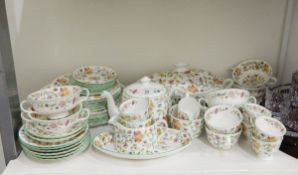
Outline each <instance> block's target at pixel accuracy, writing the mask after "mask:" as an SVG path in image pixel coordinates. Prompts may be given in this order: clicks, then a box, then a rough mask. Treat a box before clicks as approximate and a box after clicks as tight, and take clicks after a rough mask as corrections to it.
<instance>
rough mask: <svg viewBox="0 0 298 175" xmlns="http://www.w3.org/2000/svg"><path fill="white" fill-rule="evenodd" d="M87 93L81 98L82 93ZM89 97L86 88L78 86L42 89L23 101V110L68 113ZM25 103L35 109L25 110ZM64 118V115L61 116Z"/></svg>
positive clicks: (55, 113)
mask: <svg viewBox="0 0 298 175" xmlns="http://www.w3.org/2000/svg"><path fill="white" fill-rule="evenodd" d="M84 91H85V94H86V95H85V96H84V97H81V96H80V95H81V93H82V92H84ZM88 96H89V91H88V89H86V88H80V87H78V86H59V87H49V88H46V89H42V90H39V91H36V92H33V93H31V94H30V95H28V97H27V100H24V101H22V103H21V109H22V110H23V111H25V112H28V113H30V112H37V113H39V114H45V115H49V114H53V116H55V115H57V114H59V113H66V112H67V111H68V110H71V109H72V108H74V107H75V106H77V105H78V104H79V103H80V102H81V101H82V100H84V99H85V98H86V97H88ZM25 103H30V104H31V105H32V107H33V109H34V111H32V110H28V109H25V107H24V105H25ZM61 116H63V117H64V115H61Z"/></svg>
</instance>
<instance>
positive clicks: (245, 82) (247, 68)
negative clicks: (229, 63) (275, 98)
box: [232, 60, 277, 104]
mask: <svg viewBox="0 0 298 175" xmlns="http://www.w3.org/2000/svg"><path fill="white" fill-rule="evenodd" d="M272 72H273V71H272V68H271V66H270V64H269V63H267V62H265V61H264V60H246V61H243V62H241V63H240V64H238V65H237V66H235V67H234V68H233V69H232V77H233V80H234V87H236V88H241V89H246V90H248V91H249V92H250V94H251V95H253V96H254V97H256V99H257V103H259V104H262V103H263V102H264V99H265V94H266V87H268V86H272V85H274V84H276V82H277V79H276V78H275V77H273V76H272Z"/></svg>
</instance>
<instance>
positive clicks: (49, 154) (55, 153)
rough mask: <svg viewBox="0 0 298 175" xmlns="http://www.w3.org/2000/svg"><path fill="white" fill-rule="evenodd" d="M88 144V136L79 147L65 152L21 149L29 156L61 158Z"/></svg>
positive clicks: (23, 147)
mask: <svg viewBox="0 0 298 175" xmlns="http://www.w3.org/2000/svg"><path fill="white" fill-rule="evenodd" d="M89 142H90V136H88V137H86V138H85V139H84V140H82V142H81V143H80V144H79V145H76V146H75V147H72V148H68V149H66V150H59V151H55V152H44V151H41V150H31V149H30V148H27V147H25V146H22V149H23V150H26V151H27V152H28V153H30V154H33V155H38V156H63V155H65V154H69V153H72V152H75V151H76V150H78V149H79V148H80V147H81V146H82V145H84V144H87V143H89Z"/></svg>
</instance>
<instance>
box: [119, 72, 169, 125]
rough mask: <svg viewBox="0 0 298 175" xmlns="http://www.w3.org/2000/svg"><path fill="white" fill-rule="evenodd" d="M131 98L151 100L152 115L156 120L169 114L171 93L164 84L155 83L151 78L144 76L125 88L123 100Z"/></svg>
mask: <svg viewBox="0 0 298 175" xmlns="http://www.w3.org/2000/svg"><path fill="white" fill-rule="evenodd" d="M131 98H145V99H148V100H149V102H150V108H151V116H152V118H153V120H154V121H157V120H160V119H163V118H165V117H166V116H167V112H168V109H169V105H170V93H169V92H168V91H167V89H166V88H165V87H164V86H163V85H161V84H159V83H153V82H152V81H151V79H150V78H148V77H143V78H142V79H141V80H139V81H138V82H136V83H133V84H131V85H128V86H127V87H126V88H124V90H123V94H122V101H126V100H128V99H131Z"/></svg>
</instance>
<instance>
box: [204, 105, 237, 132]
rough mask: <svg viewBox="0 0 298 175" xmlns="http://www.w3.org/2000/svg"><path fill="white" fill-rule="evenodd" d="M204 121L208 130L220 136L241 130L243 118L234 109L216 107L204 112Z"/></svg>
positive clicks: (224, 106) (230, 107)
mask: <svg viewBox="0 0 298 175" xmlns="http://www.w3.org/2000/svg"><path fill="white" fill-rule="evenodd" d="M204 120H205V123H206V125H207V127H208V128H209V129H210V130H212V131H214V132H216V133H220V134H232V133H236V132H238V131H239V130H241V128H242V125H241V123H242V120H243V116H242V114H241V112H240V111H239V110H238V109H237V108H235V107H232V106H227V105H218V106H214V107H211V108H209V109H208V110H207V111H206V112H205V115H204Z"/></svg>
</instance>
